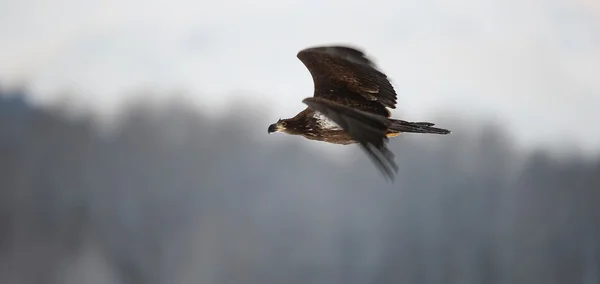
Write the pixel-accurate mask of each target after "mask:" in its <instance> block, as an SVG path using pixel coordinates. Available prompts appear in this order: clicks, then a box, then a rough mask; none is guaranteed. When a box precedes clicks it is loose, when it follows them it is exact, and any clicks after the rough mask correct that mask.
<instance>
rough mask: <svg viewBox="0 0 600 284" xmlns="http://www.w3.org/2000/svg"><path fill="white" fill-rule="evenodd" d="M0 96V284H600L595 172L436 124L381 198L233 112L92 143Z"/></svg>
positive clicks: (357, 155) (356, 167) (73, 126)
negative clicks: (445, 132) (438, 129)
mask: <svg viewBox="0 0 600 284" xmlns="http://www.w3.org/2000/svg"><path fill="white" fill-rule="evenodd" d="M2 92H3V93H2V94H0V282H1V283H7V284H9V283H123V284H137V283H216V284H221V283H223V284H225V283H242V282H243V283H290V284H293V283H302V284H307V283H327V284H331V283H344V284H358V283H420V284H423V283H486V284H494V283H498V284H500V283H506V284H508V283H510V284H518V283H524V284H525V283H526V284H530V283H546V284H552V283H569V284H575V283H582V284H591V283H599V282H600V225H599V221H598V220H600V219H599V218H600V209H599V207H598V206H597V205H596V203H597V201H598V200H600V158H598V157H595V158H590V159H583V158H581V157H572V158H561V159H558V158H554V157H552V156H550V155H548V154H546V153H542V152H536V153H526V152H524V151H522V150H517V149H515V148H514V147H513V146H512V144H511V138H509V137H508V136H507V135H505V134H504V133H503V132H502V129H500V128H498V127H495V126H489V125H480V126H478V127H477V128H476V129H473V128H472V127H466V126H464V125H461V123H459V121H456V122H453V123H452V125H447V124H446V123H439V124H440V125H441V124H444V127H448V128H450V129H452V130H453V134H452V135H450V136H447V137H442V138H440V136H417V135H407V136H406V137H400V138H398V139H394V140H392V142H391V143H390V144H391V146H390V147H391V149H392V150H393V151H394V152H395V153H396V161H397V163H398V164H399V166H400V171H399V174H398V177H397V178H396V182H395V183H394V184H388V183H385V182H384V181H383V178H382V177H381V176H380V175H379V173H378V172H377V170H376V169H375V168H374V166H373V165H372V164H371V163H370V160H368V158H366V156H365V155H364V153H362V152H361V150H360V149H359V148H358V147H354V146H348V147H346V148H344V149H341V150H340V149H339V148H338V147H337V146H329V145H318V144H308V143H316V142H310V141H304V140H303V139H302V138H299V137H287V136H273V135H272V136H268V135H267V133H266V127H267V125H268V121H260V119H257V118H256V116H253V115H252V114H249V116H248V117H242V116H241V115H240V114H239V113H240V111H241V110H243V109H244V106H241V107H238V108H239V109H233V108H232V110H231V111H230V112H228V113H227V114H229V116H227V115H223V116H221V117H218V118H217V117H209V116H206V115H203V114H202V113H200V112H199V111H198V110H196V109H193V108H191V107H189V106H187V105H186V104H185V103H173V104H167V105H164V106H162V107H160V108H158V109H150V108H145V107H144V106H143V105H142V104H140V105H136V106H131V107H129V108H127V109H126V110H125V111H123V112H122V117H120V118H119V120H118V124H117V127H116V128H114V129H112V130H110V131H100V130H99V129H98V128H97V126H96V124H95V123H94V120H93V119H92V117H91V116H83V117H77V118H73V117H69V116H67V115H65V113H64V112H63V111H60V110H57V109H52V108H49V107H34V106H32V105H31V104H29V103H28V102H27V101H26V100H25V95H26V94H22V93H19V92H16V94H9V93H11V92H12V93H15V92H14V91H7V90H3V91H2ZM249 109H253V108H251V107H250V108H249ZM258 109H259V110H260V107H258ZM255 118H256V119H255ZM307 145H310V146H307ZM313 146H314V147H313ZM334 148H337V149H335V150H336V151H337V152H340V153H341V154H344V155H346V156H347V157H342V158H339V159H334V158H328V157H327V155H323V152H324V151H325V152H326V151H327V150H329V149H334Z"/></svg>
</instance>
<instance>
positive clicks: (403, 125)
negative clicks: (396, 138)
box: [389, 119, 452, 134]
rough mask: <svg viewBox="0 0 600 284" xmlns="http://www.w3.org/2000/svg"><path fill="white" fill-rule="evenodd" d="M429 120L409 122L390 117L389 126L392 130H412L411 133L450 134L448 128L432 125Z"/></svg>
mask: <svg viewBox="0 0 600 284" xmlns="http://www.w3.org/2000/svg"><path fill="white" fill-rule="evenodd" d="M433 125H435V124H434V123H431V122H409V121H404V120H397V119H392V124H391V125H390V127H389V130H390V131H393V132H412V133H430V134H450V133H452V132H451V131H450V130H448V129H444V128H437V127H433Z"/></svg>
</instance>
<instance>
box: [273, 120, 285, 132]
mask: <svg viewBox="0 0 600 284" xmlns="http://www.w3.org/2000/svg"><path fill="white" fill-rule="evenodd" d="M286 127H287V121H286V120H283V119H279V120H278V121H277V122H275V123H273V124H271V125H269V133H273V132H279V131H285V130H286Z"/></svg>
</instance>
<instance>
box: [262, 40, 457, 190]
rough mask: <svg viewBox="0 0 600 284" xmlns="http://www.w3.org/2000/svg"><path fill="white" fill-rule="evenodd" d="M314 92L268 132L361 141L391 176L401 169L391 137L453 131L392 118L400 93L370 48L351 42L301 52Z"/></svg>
mask: <svg viewBox="0 0 600 284" xmlns="http://www.w3.org/2000/svg"><path fill="white" fill-rule="evenodd" d="M297 57H298V59H300V61H301V62H302V63H303V64H304V65H305V67H306V68H307V69H308V71H309V72H310V74H311V76H312V79H313V84H314V93H313V96H312V97H308V98H305V99H304V100H302V102H303V103H304V104H306V105H307V107H306V108H305V109H304V110H302V111H301V112H299V113H298V114H297V115H296V116H294V117H292V118H287V119H279V120H278V121H277V122H276V123H273V124H271V125H270V126H269V129H268V132H269V133H272V132H284V133H287V134H291V135H300V136H303V137H305V138H307V139H310V140H316V141H323V142H327V143H333V144H341V145H349V144H359V145H360V146H361V148H362V149H363V150H365V151H366V152H367V154H368V156H369V157H370V158H371V159H372V160H373V161H374V162H375V164H376V165H377V167H378V168H379V169H380V170H381V171H382V173H384V174H385V176H386V177H387V178H390V179H393V177H394V174H395V172H396V171H397V170H398V167H397V165H396V164H395V162H394V154H393V153H392V152H391V151H390V150H389V149H388V148H387V143H388V138H389V137H395V136H398V135H399V134H400V133H403V132H412V133H430V134H449V133H450V131H449V130H447V129H443V128H436V127H433V125H434V124H433V123H430V122H409V121H404V120H399V119H393V118H391V113H390V111H389V110H388V108H391V109H395V108H396V100H397V95H396V92H395V90H394V87H393V86H392V84H391V83H390V81H389V80H388V78H387V76H386V75H385V74H384V73H383V72H381V71H380V70H379V69H378V68H377V67H376V66H375V64H374V63H373V61H372V60H370V59H369V58H367V57H366V56H365V54H364V52H362V51H360V50H359V49H356V48H353V47H348V46H318V47H311V48H306V49H303V50H301V51H300V52H298V54H297Z"/></svg>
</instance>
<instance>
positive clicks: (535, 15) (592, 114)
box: [0, 0, 600, 149]
mask: <svg viewBox="0 0 600 284" xmlns="http://www.w3.org/2000/svg"><path fill="white" fill-rule="evenodd" d="M328 43H347V44H353V45H356V46H358V47H360V48H363V49H364V50H365V51H366V52H367V53H368V55H370V56H372V57H373V58H374V59H375V60H376V62H377V63H378V65H379V66H380V67H381V69H382V70H383V71H384V72H386V73H387V74H388V76H389V77H390V78H391V79H392V82H393V83H394V85H395V87H396V89H397V91H398V94H399V102H398V109H397V110H396V111H394V112H393V113H394V116H397V117H401V118H406V119H408V120H411V119H413V118H414V119H415V120H429V121H431V120H435V116H436V115H437V114H438V113H441V112H440V111H443V110H448V111H452V110H455V111H458V113H456V115H460V116H461V117H462V116H464V117H473V116H477V115H480V114H485V115H489V116H491V117H493V118H498V119H501V121H505V122H506V123H507V129H508V130H509V131H510V132H511V133H513V135H515V136H517V137H519V138H521V140H522V141H525V142H533V143H542V144H545V145H558V144H561V143H565V142H566V143H569V144H570V145H572V144H574V143H575V144H579V145H580V146H581V147H584V148H588V149H600V130H598V129H600V126H598V123H599V122H600V111H598V108H599V107H600V78H599V74H600V2H598V1H596V0H561V1H558V0H546V1H543V0H503V1H500V0H498V1H482V0H457V1H441V0H440V1H437V0H419V1H416V0H414V1H379V0H370V1H342V0H340V1H318V0H307V1H300V0H292V1H272V0H271V1H269V0H253V1H243V0H239V1H236V0H221V1H214V2H213V1H198V0H194V1H192V0H172V1H156V0H129V1H121V0H119V1H116V0H104V1H82V0H54V1H45V0H20V1H8V0H0V62H1V64H0V82H4V83H7V82H15V81H20V80H27V81H28V82H29V83H30V86H31V90H32V92H33V94H34V95H35V98H36V99H39V100H41V101H47V100H51V99H52V98H53V96H56V94H58V93H59V91H61V90H71V91H74V92H75V93H76V94H77V95H79V96H80V97H79V99H80V100H82V101H84V102H85V103H87V104H89V105H92V106H93V107H95V108H99V109H104V110H107V109H111V108H113V107H114V106H115V104H116V103H118V102H121V101H122V100H124V99H128V95H129V94H130V93H131V92H133V91H135V90H137V89H140V88H146V89H148V88H159V89H163V90H181V91H184V92H186V93H187V94H189V95H190V96H193V97H194V98H195V99H197V100H196V102H197V103H198V104H200V105H203V106H205V107H210V108H211V109H212V110H215V109H219V107H221V106H224V105H225V104H226V103H230V101H229V100H230V99H231V98H232V96H233V95H234V94H238V95H239V94H246V95H251V96H253V98H256V99H264V100H265V104H266V105H271V108H275V107H281V108H282V109H281V110H280V111H278V112H277V113H272V114H271V113H269V115H270V116H272V119H273V120H276V119H278V118H279V117H290V116H293V115H294V114H295V112H297V111H300V110H302V109H303V108H304V107H305V105H303V104H302V103H301V100H302V99H303V98H304V97H307V96H311V95H312V88H313V86H312V81H311V78H310V75H309V73H308V71H307V70H306V69H305V67H304V66H303V65H302V63H301V62H300V61H299V60H298V59H297V58H296V53H297V52H298V51H299V50H300V49H302V48H305V47H308V46H313V45H320V44H328ZM241 91H244V92H241ZM459 118H460V117H459ZM435 122H437V123H438V125H443V122H439V121H435ZM263 128H265V133H266V126H265V127H263Z"/></svg>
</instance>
